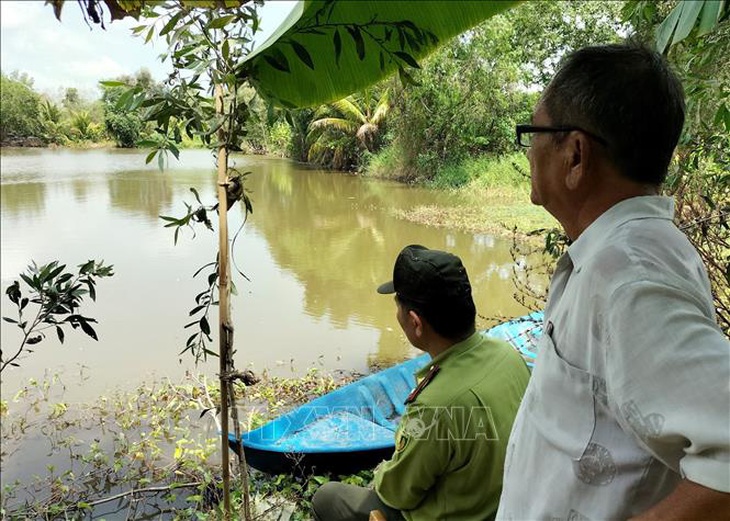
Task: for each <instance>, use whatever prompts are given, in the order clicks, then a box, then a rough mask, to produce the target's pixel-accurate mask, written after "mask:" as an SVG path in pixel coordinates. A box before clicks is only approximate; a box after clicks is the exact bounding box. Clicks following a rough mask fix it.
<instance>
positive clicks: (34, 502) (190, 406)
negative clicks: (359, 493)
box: [0, 369, 370, 520]
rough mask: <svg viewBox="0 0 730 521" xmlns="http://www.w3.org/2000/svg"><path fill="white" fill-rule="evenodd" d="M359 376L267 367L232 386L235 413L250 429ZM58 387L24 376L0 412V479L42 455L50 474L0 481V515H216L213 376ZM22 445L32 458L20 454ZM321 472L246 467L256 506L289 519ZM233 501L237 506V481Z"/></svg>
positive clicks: (54, 379)
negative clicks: (91, 394) (68, 398)
mask: <svg viewBox="0 0 730 521" xmlns="http://www.w3.org/2000/svg"><path fill="white" fill-rule="evenodd" d="M358 376H360V375H358V374H355V373H351V374H343V373H338V374H325V373H323V372H321V371H319V370H317V369H310V370H309V371H308V372H307V374H306V375H305V376H303V377H298V378H282V377H272V376H269V375H268V374H266V373H263V374H261V375H258V378H259V381H258V382H257V383H255V384H253V385H251V386H245V385H244V384H241V383H237V384H236V392H237V404H238V411H239V419H240V421H241V423H242V425H243V427H244V428H247V429H251V428H256V427H257V426H259V425H261V424H262V423H264V422H266V421H268V420H269V419H271V418H273V417H275V416H277V415H279V414H281V413H283V412H285V411H287V410H288V409H290V408H292V407H295V406H296V405H300V404H302V403H305V402H307V401H309V400H311V399H313V398H315V397H317V396H319V395H321V394H324V393H327V392H329V391H331V390H333V389H335V388H336V387H338V386H340V385H344V384H346V383H348V382H350V381H352V380H353V379H355V378H357V377H358ZM64 392H65V384H64V382H63V377H62V375H59V374H54V373H48V374H47V376H46V378H44V379H43V380H40V381H38V380H29V381H28V382H26V384H25V385H24V386H23V387H22V388H21V389H20V390H19V391H18V392H17V393H16V394H15V396H13V397H12V398H11V399H10V400H8V401H4V402H3V405H2V408H0V415H1V417H2V440H3V444H2V463H3V474H4V475H5V476H7V475H9V474H11V473H15V474H17V470H18V468H19V467H23V466H25V467H31V466H32V463H33V461H34V460H35V459H36V458H39V457H40V458H42V459H43V461H44V463H45V466H44V467H45V469H46V472H45V474H43V475H38V474H35V475H33V474H28V475H25V476H23V477H22V478H18V479H15V480H13V481H12V482H8V481H7V480H6V479H3V483H2V491H1V492H0V496H1V497H0V508H1V512H2V517H3V519H37V518H42V519H64V518H69V517H70V518H74V519H78V518H87V517H90V518H98V517H100V516H101V517H107V518H116V517H118V516H121V515H122V514H124V516H128V517H126V518H132V519H134V518H139V517H144V516H145V515H152V514H153V513H156V517H163V518H165V519H190V518H196V519H202V520H205V519H216V518H217V515H218V513H219V512H218V511H217V508H218V506H217V500H218V494H219V491H218V488H217V487H218V485H219V474H220V471H219V461H218V454H219V453H220V452H219V449H220V439H219V438H218V436H217V432H218V428H219V423H218V421H217V418H216V417H215V413H214V411H215V402H216V400H217V398H218V389H217V381H209V380H208V379H207V378H206V377H205V376H204V375H193V374H187V375H186V376H185V377H184V378H183V379H182V380H180V381H178V382H173V381H171V380H169V379H164V380H160V381H152V382H146V383H144V384H142V385H140V386H139V387H137V388H136V389H134V390H132V391H127V392H122V391H120V392H115V393H111V394H109V395H104V396H100V397H98V399H96V400H94V401H91V402H87V403H82V404H74V405H73V406H70V404H68V403H66V402H65V401H64ZM27 444H32V445H33V447H35V454H26V452H27ZM23 446H25V449H24V450H23V451H22V452H21V451H20V448H21V447H23ZM217 469H218V470H217ZM369 478H370V475H369V473H368V472H363V473H361V474H358V475H355V476H343V477H340V479H346V480H349V481H352V482H357V483H364V482H366V481H367V480H368V479H369ZM328 479H330V477H329V476H307V477H302V476H300V477H295V476H288V475H280V476H267V475H264V474H262V473H260V472H258V471H255V470H251V473H250V483H249V486H250V490H251V494H252V496H253V497H255V498H256V503H257V505H254V506H255V507H256V508H258V511H259V513H261V512H262V510H263V509H264V508H266V509H277V508H278V510H279V511H280V510H282V509H285V510H286V511H287V512H288V515H290V516H291V517H290V519H307V518H308V508H309V500H310V498H311V495H312V494H313V493H314V490H316V487H317V486H318V485H319V484H321V483H323V482H325V481H327V480H328ZM233 497H234V499H235V500H237V501H239V502H240V498H241V495H240V483H237V484H236V492H235V493H234V495H233ZM275 518H276V517H274V519H275ZM264 519H267V518H264Z"/></svg>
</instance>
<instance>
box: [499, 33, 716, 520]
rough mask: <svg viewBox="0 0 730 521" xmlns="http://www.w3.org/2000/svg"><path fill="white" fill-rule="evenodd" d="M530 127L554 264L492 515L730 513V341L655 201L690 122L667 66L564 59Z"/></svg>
mask: <svg viewBox="0 0 730 521" xmlns="http://www.w3.org/2000/svg"><path fill="white" fill-rule="evenodd" d="M532 119H533V120H532V124H531V125H518V127H517V137H518V142H519V143H520V144H521V145H522V146H526V147H529V150H528V157H529V160H530V171H531V175H532V193H531V199H532V202H533V203H534V204H537V205H541V206H543V207H545V209H546V210H547V211H548V212H550V213H551V214H552V215H553V216H555V218H557V219H558V220H559V221H560V223H561V225H562V226H563V228H564V229H565V233H566V234H567V236H568V237H569V238H570V239H571V241H572V244H571V245H570V247H569V248H568V250H567V253H565V255H563V257H562V258H561V259H560V260H559V261H558V264H557V267H556V270H555V273H554V275H553V278H552V281H551V285H550V292H549V299H548V303H547V307H546V309H545V323H544V326H543V331H544V333H545V334H544V335H543V338H542V343H541V345H540V351H539V355H538V359H537V362H536V364H535V369H534V371H533V375H532V379H531V381H530V384H529V386H528V389H527V392H526V394H525V398H524V400H523V402H522V405H521V406H520V411H519V413H518V416H517V419H516V420H515V424H514V427H513V430H512V433H511V435H510V442H509V448H508V455H507V461H506V465H505V476H504V489H503V492H502V497H501V503H500V507H499V512H498V514H497V518H498V519H505V520H520V521H521V520H537V519H570V520H588V519H591V520H598V519H622V520H623V519H629V518H634V519H646V520H649V519H662V520H670V519H702V520H709V519H728V517H727V516H728V513H730V494H728V492H730V392H728V386H729V385H730V343H729V342H728V340H727V338H725V336H724V335H723V334H722V332H721V331H720V329H719V327H718V326H717V323H716V319H715V310H714V306H713V299H712V295H711V292H710V283H709V281H708V278H707V275H706V272H705V269H704V266H703V264H702V261H701V259H700V257H699V255H698V254H697V252H696V251H695V249H694V248H693V247H692V245H691V244H690V242H689V241H688V240H687V238H686V237H685V236H684V235H683V234H682V233H681V232H680V231H679V230H678V229H677V227H676V226H675V225H674V224H673V221H672V219H673V210H674V208H673V202H672V200H671V199H670V198H668V197H662V196H660V195H658V194H659V191H660V187H661V185H662V183H663V181H664V179H665V177H666V175H667V168H668V165H669V162H670V160H671V157H672V154H673V151H674V148H675V146H676V144H677V141H678V139H679V135H680V133H681V131H682V125H683V123H684V99H683V92H682V87H681V84H680V82H679V81H678V79H677V78H676V76H675V75H674V74H673V73H672V71H671V70H670V69H669V68H668V66H667V64H666V62H665V61H664V59H663V57H662V56H660V55H658V54H656V53H655V52H653V51H651V50H648V49H646V48H644V47H641V46H638V45H634V44H627V45H607V46H600V47H588V48H585V49H582V50H579V51H577V52H575V53H573V54H572V55H570V56H568V57H567V59H565V60H564V63H563V64H562V66H561V68H560V70H559V71H558V72H557V74H556V75H555V77H554V78H553V80H552V81H551V83H550V84H549V85H548V87H547V89H546V90H545V92H544V93H543V95H542V97H541V99H540V101H539V103H538V105H537V107H536V109H535V111H534V114H533V118H532Z"/></svg>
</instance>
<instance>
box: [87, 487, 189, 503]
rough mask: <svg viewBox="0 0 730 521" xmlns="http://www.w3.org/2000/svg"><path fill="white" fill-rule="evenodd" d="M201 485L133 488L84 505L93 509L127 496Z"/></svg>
mask: <svg viewBox="0 0 730 521" xmlns="http://www.w3.org/2000/svg"><path fill="white" fill-rule="evenodd" d="M201 484H202V482H201V481H194V482H192V483H183V484H180V485H178V484H174V485H167V486H164V487H147V488H133V489H132V490H128V491H127V492H121V493H119V494H116V495H114V496H109V497H105V498H103V499H97V500H96V501H91V502H89V503H86V504H87V505H88V506H89V507H94V506H96V505H101V504H103V503H108V502H110V501H114V500H116V499H122V498H125V497H127V496H133V495H135V494H146V493H150V492H167V491H169V490H174V489H176V488H192V487H198V486H200V485H201Z"/></svg>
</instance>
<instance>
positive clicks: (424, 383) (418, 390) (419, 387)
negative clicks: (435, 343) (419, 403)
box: [405, 364, 441, 405]
mask: <svg viewBox="0 0 730 521" xmlns="http://www.w3.org/2000/svg"><path fill="white" fill-rule="evenodd" d="M440 370H441V367H439V366H438V365H435V364H434V365H433V366H431V369H429V371H428V372H427V373H426V374H425V375H424V377H423V380H421V381H420V382H418V385H417V386H416V388H415V389H413V390H412V391H411V394H409V395H408V398H406V401H405V404H406V405H408V404H409V403H411V402H413V401H414V400H415V399H416V398H418V395H419V394H421V391H423V390H424V389H425V388H426V386H427V385H428V384H429V383H431V380H433V379H434V377H435V376H436V375H437V374H438V372H439V371H440Z"/></svg>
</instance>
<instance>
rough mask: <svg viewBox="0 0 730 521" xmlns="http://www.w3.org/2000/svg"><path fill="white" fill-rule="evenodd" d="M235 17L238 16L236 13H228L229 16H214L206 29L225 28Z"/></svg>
mask: <svg viewBox="0 0 730 521" xmlns="http://www.w3.org/2000/svg"><path fill="white" fill-rule="evenodd" d="M235 17H236V16H235V15H228V16H221V17H220V18H213V20H211V21H210V22H208V25H207V26H206V29H223V28H224V27H225V26H226V25H228V24H229V23H230V22H231V20H233V19H234V18H235Z"/></svg>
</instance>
